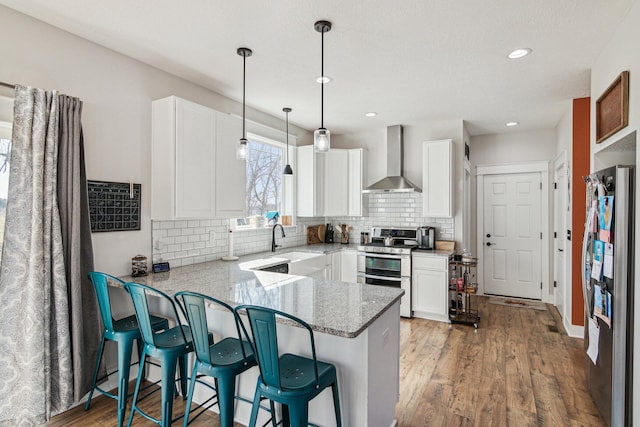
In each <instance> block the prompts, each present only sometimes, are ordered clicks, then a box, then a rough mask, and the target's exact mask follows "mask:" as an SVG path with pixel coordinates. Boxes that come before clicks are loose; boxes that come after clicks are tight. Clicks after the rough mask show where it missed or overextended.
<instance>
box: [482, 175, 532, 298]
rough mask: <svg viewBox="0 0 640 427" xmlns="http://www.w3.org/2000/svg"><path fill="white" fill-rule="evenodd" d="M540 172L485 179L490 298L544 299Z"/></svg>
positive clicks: (486, 286) (486, 269)
mask: <svg viewBox="0 0 640 427" xmlns="http://www.w3.org/2000/svg"><path fill="white" fill-rule="evenodd" d="M541 183H542V181H541V174H540V172H533V173H512V174H501V175H488V176H485V178H484V203H483V204H484V213H483V214H484V216H483V217H484V224H483V225H484V226H483V235H484V245H483V248H484V251H483V252H484V253H483V255H484V256H483V260H484V269H483V270H484V289H485V293H488V294H495V295H505V296H512V297H521V298H532V299H542V266H541V250H542V238H541V236H542V223H541V216H540V211H541V202H542V190H541V187H542V184H541Z"/></svg>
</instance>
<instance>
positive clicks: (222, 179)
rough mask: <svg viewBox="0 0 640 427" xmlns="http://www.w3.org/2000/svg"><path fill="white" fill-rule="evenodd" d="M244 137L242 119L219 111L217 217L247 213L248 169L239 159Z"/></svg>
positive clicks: (235, 216)
mask: <svg viewBox="0 0 640 427" xmlns="http://www.w3.org/2000/svg"><path fill="white" fill-rule="evenodd" d="M241 136H242V120H241V119H240V118H238V117H234V116H231V115H229V114H224V113H218V112H216V199H215V200H216V217H218V218H220V217H222V218H238V217H243V216H245V215H246V206H247V200H246V194H247V189H246V188H247V169H246V164H245V162H244V161H242V160H237V159H236V148H237V147H238V144H239V142H238V141H239V140H240V137H241Z"/></svg>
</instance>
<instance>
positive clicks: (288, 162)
mask: <svg viewBox="0 0 640 427" xmlns="http://www.w3.org/2000/svg"><path fill="white" fill-rule="evenodd" d="M286 113H287V164H289V112H288V111H286Z"/></svg>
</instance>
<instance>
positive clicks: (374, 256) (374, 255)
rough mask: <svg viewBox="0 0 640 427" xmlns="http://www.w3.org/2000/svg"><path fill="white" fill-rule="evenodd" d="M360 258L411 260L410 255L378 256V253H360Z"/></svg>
mask: <svg viewBox="0 0 640 427" xmlns="http://www.w3.org/2000/svg"><path fill="white" fill-rule="evenodd" d="M358 255H359V256H364V257H367V258H385V259H400V260H401V259H403V258H409V257H410V255H385V254H378V253H374V252H358Z"/></svg>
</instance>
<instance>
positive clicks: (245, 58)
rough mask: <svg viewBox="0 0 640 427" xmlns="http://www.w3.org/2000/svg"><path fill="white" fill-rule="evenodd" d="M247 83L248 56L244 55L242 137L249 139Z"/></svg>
mask: <svg viewBox="0 0 640 427" xmlns="http://www.w3.org/2000/svg"><path fill="white" fill-rule="evenodd" d="M246 84H247V56H246V55H243V56H242V138H244V139H247V132H246V130H245V108H246V102H245V92H246V88H245V86H246Z"/></svg>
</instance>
